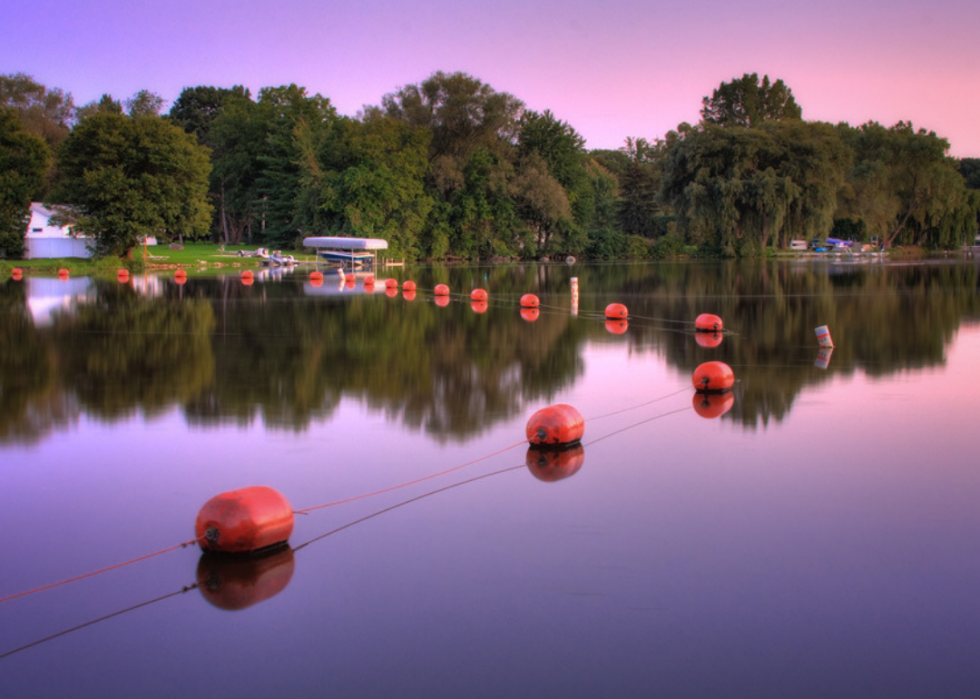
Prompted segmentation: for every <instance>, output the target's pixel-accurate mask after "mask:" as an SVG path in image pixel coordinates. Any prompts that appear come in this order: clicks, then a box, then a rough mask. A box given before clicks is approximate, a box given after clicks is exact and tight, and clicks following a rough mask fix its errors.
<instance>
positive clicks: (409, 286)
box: [402, 280, 415, 291]
mask: <svg viewBox="0 0 980 699" xmlns="http://www.w3.org/2000/svg"><path fill="white" fill-rule="evenodd" d="M402 291H415V282H413V281H411V280H408V281H406V282H405V283H404V284H402Z"/></svg>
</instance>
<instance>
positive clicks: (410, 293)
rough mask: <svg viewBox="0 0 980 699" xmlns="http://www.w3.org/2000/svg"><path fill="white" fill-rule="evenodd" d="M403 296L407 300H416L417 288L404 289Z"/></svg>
mask: <svg viewBox="0 0 980 699" xmlns="http://www.w3.org/2000/svg"><path fill="white" fill-rule="evenodd" d="M402 298H403V299H405V300H406V301H414V300H415V289H409V290H408V291H403V292H402Z"/></svg>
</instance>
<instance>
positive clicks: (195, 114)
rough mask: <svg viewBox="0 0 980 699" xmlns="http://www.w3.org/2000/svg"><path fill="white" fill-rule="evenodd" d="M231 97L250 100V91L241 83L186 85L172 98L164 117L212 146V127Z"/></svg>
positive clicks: (204, 143)
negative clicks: (214, 85) (213, 85)
mask: <svg viewBox="0 0 980 699" xmlns="http://www.w3.org/2000/svg"><path fill="white" fill-rule="evenodd" d="M231 99H238V100H242V99H245V100H247V99H251V93H250V92H249V90H248V89H247V88H245V87H243V86H241V85H236V86H235V87H233V88H231V89H225V88H221V87H212V86H209V85H198V86H197V87H185V88H184V89H183V90H182V91H181V93H180V96H179V97H178V98H177V99H176V100H174V103H173V105H172V106H171V107H170V112H169V113H168V114H167V118H168V119H170V121H171V122H173V123H174V124H176V125H177V126H179V127H180V128H182V129H183V130H184V131H186V132H188V133H192V134H194V135H195V136H196V137H197V142H198V143H200V144H201V145H204V146H211V145H212V143H211V138H210V134H211V127H212V125H213V124H214V121H215V120H216V119H217V118H218V117H219V116H220V115H221V113H222V111H223V110H224V107H225V104H226V103H227V102H228V101H229V100H231Z"/></svg>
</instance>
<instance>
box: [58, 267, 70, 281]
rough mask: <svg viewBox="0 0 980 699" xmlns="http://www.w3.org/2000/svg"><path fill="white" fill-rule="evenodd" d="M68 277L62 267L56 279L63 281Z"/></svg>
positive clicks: (66, 271) (67, 273)
mask: <svg viewBox="0 0 980 699" xmlns="http://www.w3.org/2000/svg"><path fill="white" fill-rule="evenodd" d="M68 276H69V272H68V270H67V269H65V268H64V267H62V268H61V269H59V270H58V279H61V280H62V281H64V280H65V279H67V278H68Z"/></svg>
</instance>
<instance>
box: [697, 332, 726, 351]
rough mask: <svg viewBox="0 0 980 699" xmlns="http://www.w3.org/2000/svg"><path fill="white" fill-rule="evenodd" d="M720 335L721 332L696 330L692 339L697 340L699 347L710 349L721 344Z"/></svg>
mask: <svg viewBox="0 0 980 699" xmlns="http://www.w3.org/2000/svg"><path fill="white" fill-rule="evenodd" d="M722 337H723V336H722V334H721V333H703V332H697V333H695V334H694V341H695V342H697V343H698V344H699V345H700V346H701V347H706V348H708V349H712V348H714V347H717V346H718V345H720V344H721V340H722Z"/></svg>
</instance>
